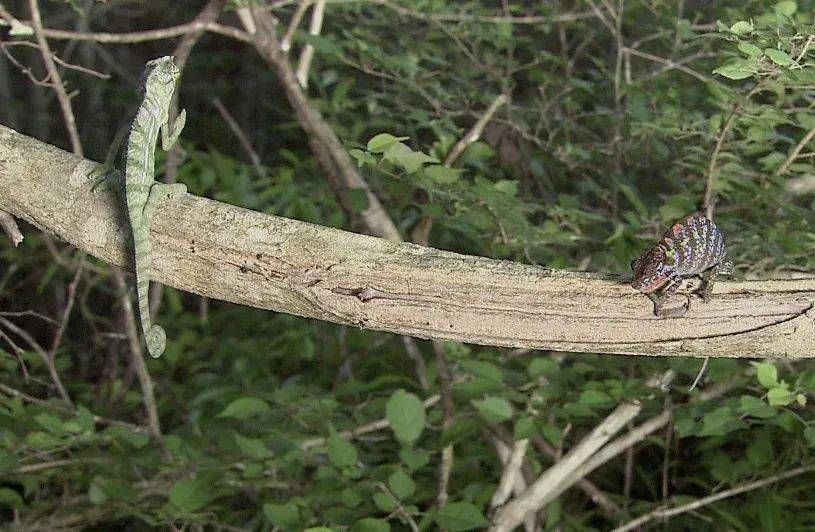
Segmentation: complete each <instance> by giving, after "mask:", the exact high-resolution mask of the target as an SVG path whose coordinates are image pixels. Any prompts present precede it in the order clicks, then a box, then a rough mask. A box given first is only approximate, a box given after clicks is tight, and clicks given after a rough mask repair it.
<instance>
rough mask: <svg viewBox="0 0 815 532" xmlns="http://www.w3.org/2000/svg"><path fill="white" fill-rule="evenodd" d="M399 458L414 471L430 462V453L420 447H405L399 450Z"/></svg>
mask: <svg viewBox="0 0 815 532" xmlns="http://www.w3.org/2000/svg"><path fill="white" fill-rule="evenodd" d="M399 459H400V460H402V463H403V464H405V465H406V466H408V467H409V468H410V469H411V470H413V471H416V470H418V469H421V468H423V467H424V466H426V465H427V464H429V463H430V453H429V452H427V451H424V450H422V449H412V448H405V449H402V450H400V451H399Z"/></svg>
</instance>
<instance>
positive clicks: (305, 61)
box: [280, 0, 325, 89]
mask: <svg viewBox="0 0 815 532" xmlns="http://www.w3.org/2000/svg"><path fill="white" fill-rule="evenodd" d="M324 12H325V0H316V2H314V11H312V13H311V24H309V28H308V32H309V34H310V35H319V34H320V30H321V29H322V27H323V13H324ZM280 48H281V49H283V45H282V44H281V45H280ZM313 57H314V47H313V46H312V45H310V44H307V45H305V46H304V47H303V50H302V51H301V52H300V61H299V63H298V64H297V81H298V82H300V86H301V87H303V88H304V89H305V88H306V87H308V69H309V68H310V67H311V60H312V58H313Z"/></svg>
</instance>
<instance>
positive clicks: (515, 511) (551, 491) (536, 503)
mask: <svg viewBox="0 0 815 532" xmlns="http://www.w3.org/2000/svg"><path fill="white" fill-rule="evenodd" d="M640 410H642V405H640V403H639V402H633V403H622V404H620V405H619V406H618V407H617V408H616V409H614V411H613V412H612V413H611V414H609V415H608V416H607V417H606V418H605V419H604V420H603V421H602V422H601V423H600V424H599V425H597V426H596V427H595V428H594V429H593V430H592V431H591V432H590V433H589V434H588V436H586V437H585V438H583V440H582V441H581V442H580V443H579V444H578V445H577V446H576V447H575V448H574V449H572V450H571V451H569V453H567V454H566V456H564V457H563V459H561V460H560V461H558V462H557V463H556V464H554V465H553V466H552V467H550V468H549V469H547V470H546V471H545V472H544V473H543V474H541V476H540V477H538V479H537V480H535V482H533V483H532V485H531V486H529V488H527V490H526V491H525V492H523V493H522V494H521V495H520V496H518V497H515V498H514V499H512V500H511V501H510V502H509V503H508V504H507V505H506V506H504V507H503V508H502V509H501V511H500V512H499V513H498V515H497V516H496V518H495V519H494V520H493V523H492V525H491V526H490V530H491V531H493V532H509V531H510V530H512V529H514V528H515V527H516V526H518V525H519V524H520V523H521V522H522V521H523V519H524V516H525V515H526V514H527V513H528V512H534V511H538V510H539V509H541V508H543V507H544V506H546V505H547V504H549V503H550V502H551V501H552V500H554V499H555V497H556V496H557V495H558V494H559V493H558V492H557V491H556V490H557V488H558V487H559V486H560V485H561V483H562V482H564V480H565V479H573V480H572V482H571V483H572V484H573V483H574V482H576V481H577V480H578V479H579V478H583V476H585V475H580V476H576V475H575V474H574V472H575V470H577V469H578V467H580V465H581V464H583V463H584V462H585V461H586V460H587V459H588V458H589V457H591V456H592V455H593V454H594V453H595V452H596V451H597V450H598V449H600V448H601V447H602V446H603V445H605V443H606V442H607V441H608V440H609V439H610V438H611V437H612V436H613V435H614V434H615V433H617V432H618V431H619V430H620V429H621V428H623V427H624V426H625V425H626V424H627V423H628V422H629V421H630V420H632V419H634V417H636V415H637V414H639V412H640ZM569 485H571V484H569Z"/></svg>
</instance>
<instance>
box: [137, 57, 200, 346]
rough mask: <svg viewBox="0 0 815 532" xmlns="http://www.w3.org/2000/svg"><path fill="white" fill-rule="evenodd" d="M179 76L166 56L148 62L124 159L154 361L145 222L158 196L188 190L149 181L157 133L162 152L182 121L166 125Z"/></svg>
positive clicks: (161, 339)
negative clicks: (140, 97) (142, 93)
mask: <svg viewBox="0 0 815 532" xmlns="http://www.w3.org/2000/svg"><path fill="white" fill-rule="evenodd" d="M178 76H179V71H178V67H176V66H175V63H173V58H172V57H170V56H166V57H160V58H158V59H154V60H152V61H149V62H148V63H147V65H146V66H145V70H144V77H143V78H142V81H143V83H144V99H143V100H142V103H141V106H139V111H138V113H136V118H135V119H134V120H133V124H132V125H131V127H130V133H129V134H128V136H127V148H126V151H125V156H124V158H125V161H124V163H125V172H124V197H125V202H126V206H127V215H128V220H129V222H130V229H131V231H132V234H133V246H134V248H133V249H134V259H133V260H134V263H135V264H134V265H135V268H134V270H135V272H136V295H137V297H138V309H139V320H140V321H141V326H142V332H143V333H144V338H145V343H146V344H147V350H148V352H149V353H150V355H151V356H152V357H154V358H158V357H160V356H161V354H162V353H163V352H164V348H165V347H166V344H167V336H166V334H165V333H164V329H162V328H161V327H159V326H158V325H155V324H152V323H151V322H150V306H149V304H148V301H147V296H148V292H149V288H150V263H151V261H152V252H153V246H152V242H151V240H150V218H151V215H152V213H153V210H154V208H155V206H156V203H157V202H158V201H160V200H161V199H162V198H163V197H164V198H166V197H176V196H180V195H182V194H184V193H185V192H186V191H187V187H186V186H185V185H183V184H178V183H174V184H171V185H167V184H164V183H156V182H155V181H154V180H153V175H154V172H155V150H156V143H157V141H158V137H159V132H161V148H162V149H163V150H164V151H169V150H170V148H172V147H173V145H174V144H175V142H176V141H177V140H178V136H179V135H180V134H181V130H182V129H183V128H184V123H185V121H186V112H185V111H181V113H179V115H178V119H177V120H176V121H175V123H174V124H173V125H172V127H171V126H170V122H169V116H168V113H169V109H170V99H171V98H172V96H173V92H174V91H175V86H176V82H177V81H178Z"/></svg>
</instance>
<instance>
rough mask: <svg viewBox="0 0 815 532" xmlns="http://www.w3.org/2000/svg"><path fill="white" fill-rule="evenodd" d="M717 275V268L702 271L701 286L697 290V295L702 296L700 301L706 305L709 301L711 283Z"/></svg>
mask: <svg viewBox="0 0 815 532" xmlns="http://www.w3.org/2000/svg"><path fill="white" fill-rule="evenodd" d="M718 273H719V266H713V267H712V268H708V269H707V270H705V271H703V272H702V274H701V275H700V277H701V278H702V286H701V287H700V288H699V295H701V296H702V301H704V302H705V303H707V302H708V301H710V294H711V293H712V292H713V281H714V280H715V279H716V275H717V274H718Z"/></svg>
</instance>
